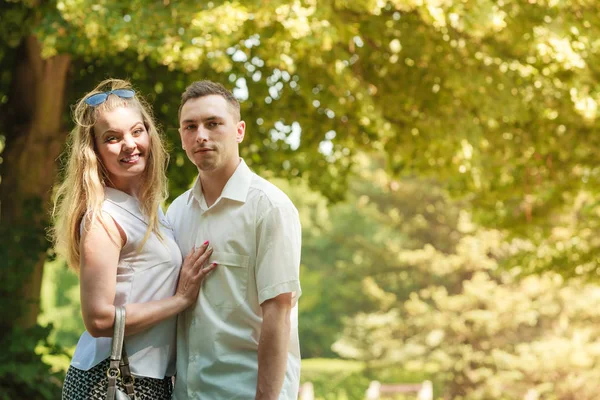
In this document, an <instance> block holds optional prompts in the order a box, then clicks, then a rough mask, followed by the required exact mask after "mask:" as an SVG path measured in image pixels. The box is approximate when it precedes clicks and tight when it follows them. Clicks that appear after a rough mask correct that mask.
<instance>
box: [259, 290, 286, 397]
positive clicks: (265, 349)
mask: <svg viewBox="0 0 600 400" xmlns="http://www.w3.org/2000/svg"><path fill="white" fill-rule="evenodd" d="M260 306H261V308H262V314H263V322H262V329H261V333H260V340H259V342H258V382H257V384H256V400H277V399H278V398H279V394H280V393H281V387H282V386H283V380H284V377H285V370H286V365H287V357H288V346H289V342H290V313H291V310H292V294H291V293H283V294H280V295H279V296H277V297H275V298H272V299H269V300H266V301H265V302H263V303H262V304H261V305H260Z"/></svg>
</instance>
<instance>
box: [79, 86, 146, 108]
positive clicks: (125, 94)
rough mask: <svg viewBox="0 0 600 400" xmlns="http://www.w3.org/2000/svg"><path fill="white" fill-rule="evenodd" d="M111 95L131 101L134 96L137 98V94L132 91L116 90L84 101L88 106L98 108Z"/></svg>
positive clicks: (95, 95) (98, 94) (97, 94)
mask: <svg viewBox="0 0 600 400" xmlns="http://www.w3.org/2000/svg"><path fill="white" fill-rule="evenodd" d="M111 94H114V95H116V96H119V97H120V98H122V99H131V98H132V97H133V96H135V92H134V91H133V90H131V89H115V90H109V91H108V92H103V93H96V94H93V95H91V96H90V97H88V98H87V99H85V100H84V101H85V104H87V105H88V106H92V107H97V106H99V105H100V104H102V103H104V102H105V101H106V99H108V96H109V95H111Z"/></svg>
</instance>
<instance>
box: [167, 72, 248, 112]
mask: <svg viewBox="0 0 600 400" xmlns="http://www.w3.org/2000/svg"><path fill="white" fill-rule="evenodd" d="M210 95H218V96H221V97H223V98H224V99H225V100H227V103H229V105H230V107H231V113H232V114H233V116H234V117H235V118H237V120H238V121H239V120H240V119H241V113H240V103H239V102H238V101H237V99H236V98H235V97H233V94H232V93H231V92H230V91H229V90H227V89H226V88H225V87H224V86H223V85H221V84H220V83H216V82H212V81H207V80H204V81H196V82H194V83H192V84H191V85H189V86H188V87H187V88H186V89H185V92H183V94H182V95H181V104H180V105H179V113H178V119H181V109H182V108H183V105H184V104H185V103H186V102H187V101H188V100H193V99H199V98H201V97H204V96H210Z"/></svg>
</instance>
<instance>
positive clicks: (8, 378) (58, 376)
mask: <svg viewBox="0 0 600 400" xmlns="http://www.w3.org/2000/svg"><path fill="white" fill-rule="evenodd" d="M51 330H52V326H51V325H50V326H48V327H45V328H42V327H40V326H35V327H34V328H31V329H28V330H22V329H19V328H15V329H13V330H12V331H10V332H5V333H4V334H3V335H2V336H1V337H0V348H2V349H3V351H2V353H1V355H0V399H2V400H13V399H39V400H46V399H47V400H54V399H58V398H60V395H61V387H62V380H63V373H62V372H53V371H51V369H50V367H49V366H48V365H46V364H44V363H42V362H41V360H40V354H38V353H37V352H36V351H35V349H36V347H38V346H39V345H42V346H44V347H45V348H46V351H47V353H48V354H51V355H58V354H61V353H62V351H61V350H60V349H59V348H57V347H55V346H52V345H51V344H50V343H48V341H47V337H48V334H49V333H50V331H51Z"/></svg>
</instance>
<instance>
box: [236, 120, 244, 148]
mask: <svg viewBox="0 0 600 400" xmlns="http://www.w3.org/2000/svg"><path fill="white" fill-rule="evenodd" d="M245 135H246V123H245V122H244V121H240V122H238V123H237V126H236V132H235V141H236V142H237V143H242V140H244V136H245Z"/></svg>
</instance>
